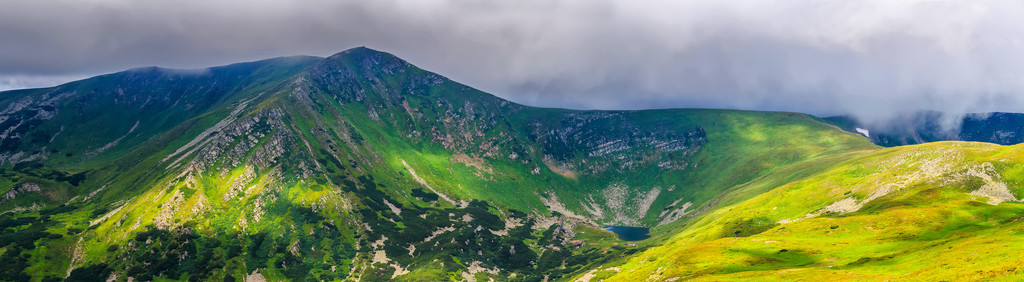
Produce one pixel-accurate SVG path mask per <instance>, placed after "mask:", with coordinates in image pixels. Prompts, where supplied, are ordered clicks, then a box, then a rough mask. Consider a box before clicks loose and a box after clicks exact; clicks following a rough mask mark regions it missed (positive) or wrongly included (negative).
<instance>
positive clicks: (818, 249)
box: [588, 142, 1024, 281]
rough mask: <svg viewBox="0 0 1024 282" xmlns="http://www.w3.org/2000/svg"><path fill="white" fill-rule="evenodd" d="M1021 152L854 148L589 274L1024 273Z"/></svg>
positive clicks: (929, 276) (977, 276) (936, 276)
mask: <svg viewBox="0 0 1024 282" xmlns="http://www.w3.org/2000/svg"><path fill="white" fill-rule="evenodd" d="M1022 149H1024V147H1022V146H1020V145H1017V146H1012V147H1005V146H998V145H992V144H985V143H964V142H940V143H929V144H924V145H915V146H908V147H897V148H889V149H885V150H880V151H876V152H872V153H867V154H859V156H857V157H854V158H851V159H849V160H846V161H842V162H839V163H836V164H833V165H829V166H827V168H826V169H823V170H820V172H819V173H817V174H814V175H811V176H807V177H800V178H799V179H796V180H795V181H791V182H788V183H786V184H783V185H778V186H777V188H774V189H772V190H770V191H768V192H765V193H763V194H760V195H758V196H756V197H753V198H752V199H750V200H747V201H743V202H739V203H736V204H734V205H730V206H727V207H724V208H721V209H718V210H716V211H714V212H710V213H708V214H707V215H705V216H703V217H701V218H700V219H699V220H697V221H696V222H695V223H694V224H693V225H692V226H690V227H689V228H687V229H685V230H683V231H682V232H680V233H678V234H676V235H674V236H672V238H670V239H668V240H667V243H666V244H664V245H662V246H658V247H654V248H651V249H649V250H647V251H645V252H643V253H640V254H637V255H635V256H634V257H633V258H631V259H629V260H628V261H626V262H625V263H624V264H622V265H619V266H618V269H619V270H621V272H618V271H615V270H607V269H599V270H595V271H593V272H591V273H590V274H589V276H588V277H591V278H602V277H608V276H611V275H614V276H611V278H612V280H620V281H636V280H643V279H653V280H664V279H671V278H674V277H679V278H684V279H701V280H723V279H758V280H760V279H768V278H772V279H778V280H792V279H797V280H813V279H825V278H836V277H841V278H844V279H870V280H892V279H914V280H989V279H993V278H997V277H998V278H1001V279H1007V278H1011V277H1016V278H1013V279H1020V277H1022V276H1024V269H1022V268H1021V267H1020V266H1021V265H1022V263H1024V260H1022V259H1021V258H1020V256H1018V255H1016V254H1017V253H1019V252H1020V250H1021V247H1020V246H1022V245H1021V243H1022V240H1021V238H1020V236H1019V233H1020V230H1021V228H1024V226H1022V225H1021V224H1020V222H1019V221H1018V219H1020V218H1021V216H1024V204H1021V203H1020V202H1021V198H1020V196H1019V195H1024V189H1022V188H1021V183H1022V181H1024V178H1022V176H1024V174H1021V171H1022V170H1024V155H1022ZM764 181H772V179H770V178H769V179H763V180H758V181H755V182H753V183H752V184H750V186H757V185H761V184H762V183H759V182H764ZM771 185H773V186H774V185H777V184H771ZM609 267H611V266H609Z"/></svg>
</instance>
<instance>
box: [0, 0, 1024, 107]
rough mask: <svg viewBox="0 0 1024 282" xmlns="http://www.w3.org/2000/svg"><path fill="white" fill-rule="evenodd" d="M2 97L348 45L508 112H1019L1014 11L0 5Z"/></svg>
mask: <svg viewBox="0 0 1024 282" xmlns="http://www.w3.org/2000/svg"><path fill="white" fill-rule="evenodd" d="M0 6H2V7H3V9H0V38H3V39H4V40H2V42H0V81H7V82H6V84H5V83H0V87H7V88H15V87H25V86H38V84H46V83H36V84H35V85H34V84H31V83H28V82H22V81H31V80H33V79H35V80H37V81H42V82H46V81H55V80H59V79H50V80H47V79H46V78H47V77H48V78H54V77H68V76H81V75H93V74H98V73H103V72H112V71H118V70H122V69H127V68H132V67H139V66H147V65H159V66H165V67H178V68H197V67H205V66H210V65H218V64H227V63H232V62H237V61H244V60H256V59H262V58H268V57H275V56H284V55H297V54H308V55H320V56H326V55H330V54H332V53H335V52H338V51H341V50H343V49H347V48H350V47H355V46H363V45H365V46H367V47H371V48H375V49H378V50H383V51H388V52H391V53H394V54H396V55H398V56H399V57H402V58H405V59H407V60H409V61H410V62H412V63H414V64H417V65H419V66H421V67H423V68H426V69H429V70H433V71H436V72H438V73H441V74H443V75H446V76H449V77H451V78H452V79H455V80H457V81H460V82H464V83H467V84H469V85H472V86H475V87H478V88H481V89H483V90H485V91H488V92H491V93H494V94H496V95H498V96H502V97H505V98H508V99H511V100H513V101H517V102H521V103H525V104H529V105H540V106H559V107H572V108H600V109H637V108H664V107H715V108H739V109H757V110H786V111H801V112H808V113H812V114H821V115H827V114H843V113H850V114H855V115H857V116H858V117H861V118H862V119H865V120H867V121H869V122H870V121H874V120H885V119H888V118H891V117H893V116H896V115H898V114H900V113H905V112H907V111H914V110H923V109H931V110H940V111H949V112H969V111H1016V112H1024V79H1021V78H1020V76H1021V74H1024V17H1020V15H1024V4H1022V3H1021V2H1019V1H978V0H956V1H954V0H950V1H909V0H908V1H891V0H865V1H815V0H780V1H753V0H749V1H748V0H736V1H720V0H695V1H667V0H666V1H627V0H587V1H583V0H572V1H549V0H518V1H503V2H488V1H471V0H426V1H409V0H382V1H328V0H312V1H264V0H259V1H199V0H185V1H157V0H153V1H130V0H84V1H20V0H0Z"/></svg>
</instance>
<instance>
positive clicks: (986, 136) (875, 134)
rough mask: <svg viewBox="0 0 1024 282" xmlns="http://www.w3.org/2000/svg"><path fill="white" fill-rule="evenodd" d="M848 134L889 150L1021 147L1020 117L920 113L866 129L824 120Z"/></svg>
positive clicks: (845, 120)
mask: <svg viewBox="0 0 1024 282" xmlns="http://www.w3.org/2000/svg"><path fill="white" fill-rule="evenodd" d="M824 120H826V121H827V122H829V123H831V124H834V125H836V126H839V127H840V128H842V129H843V130H846V131H848V132H852V133H858V134H862V135H865V134H866V135H867V137H868V138H869V139H871V142H874V143H875V144H878V145H881V146H886V147H892V146H901V145H912V144H921V143H926V142H935V141H975V142H988V143H995V144H1001V145H1013V144H1019V143H1024V114H1020V113H1000V112H995V113H974V114H967V115H953V114H949V113H940V112H920V113H917V114H914V115H912V116H910V117H905V118H902V119H897V120H894V121H892V122H890V123H888V124H886V125H883V126H878V125H867V124H863V123H860V122H858V121H857V120H856V119H855V118H853V117H849V116H834V117H827V118H824Z"/></svg>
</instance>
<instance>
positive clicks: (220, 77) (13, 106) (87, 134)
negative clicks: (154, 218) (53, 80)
mask: <svg viewBox="0 0 1024 282" xmlns="http://www.w3.org/2000/svg"><path fill="white" fill-rule="evenodd" d="M318 60H319V58H314V57H289V58H277V59H270V60H264V61H258V62H251V63H240V64H234V65H230V66H223V67H215V68H210V69H203V70H169V69H160V68H140V69H134V70H129V71H125V72H120V73H114V74H109V75H103V76H98V77H94V78H90V79H86V80H82V81H76V82H71V83H68V84H65V85H61V86H58V87H54V88H48V89H33V90H21V91H8V92H3V93H0V144H2V145H0V173H2V175H3V179H4V180H8V181H10V182H9V183H4V182H3V181H0V193H5V192H8V191H10V189H12V188H13V187H14V185H13V184H18V183H28V182H33V183H37V184H39V185H44V186H46V187H45V188H46V191H45V192H46V193H41V194H43V195H44V197H34V198H31V199H20V198H19V199H8V200H5V201H2V202H0V208H2V209H3V210H9V209H11V208H14V207H22V208H27V207H30V206H33V205H56V204H60V203H64V202H66V201H68V200H69V199H71V198H72V197H74V196H76V195H82V194H87V193H90V192H92V191H94V190H96V188H98V187H102V186H104V185H106V184H108V182H109V181H112V179H113V178H125V177H124V176H123V174H131V173H135V172H137V171H129V170H140V169H142V168H136V167H135V166H136V165H138V164H139V163H138V160H139V159H141V158H145V157H148V155H139V154H135V156H132V157H126V156H131V155H132V154H131V152H133V151H134V150H137V149H139V148H140V147H142V146H143V145H144V144H150V146H167V145H168V143H163V142H153V140H154V139H155V138H157V137H159V136H165V137H163V138H162V139H163V140H169V141H173V139H176V138H180V137H179V136H177V135H181V134H186V132H182V131H181V130H180V127H181V126H182V125H183V124H191V123H195V122H201V121H204V120H209V119H210V118H207V119H197V117H199V116H204V115H206V116H223V115H225V114H227V112H228V110H227V107H226V106H225V105H228V104H229V103H238V102H239V101H242V100H244V99H252V96H256V95H257V94H258V93H261V92H265V91H268V88H270V87H273V86H275V85H276V84H278V83H279V82H280V81H282V80H283V79H286V78H288V77H291V76H293V75H296V74H298V73H299V72H300V71H301V70H303V69H305V68H306V67H308V66H309V65H311V64H312V63H314V62H316V61H318ZM168 135H171V136H168ZM146 153H147V154H152V152H146ZM111 163H121V164H122V165H121V166H118V167H116V168H115V169H109V167H110V166H111ZM104 169H106V171H102V172H101V171H97V170H104ZM12 183H13V184H12ZM115 186H117V185H115ZM114 188H116V189H115V190H119V191H120V190H122V189H126V187H114Z"/></svg>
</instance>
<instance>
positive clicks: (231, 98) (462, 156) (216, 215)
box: [0, 48, 876, 280]
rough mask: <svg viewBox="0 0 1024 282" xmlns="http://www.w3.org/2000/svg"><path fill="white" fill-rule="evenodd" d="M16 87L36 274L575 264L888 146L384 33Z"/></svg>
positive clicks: (783, 118) (501, 272)
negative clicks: (593, 94) (264, 54)
mask: <svg viewBox="0 0 1024 282" xmlns="http://www.w3.org/2000/svg"><path fill="white" fill-rule="evenodd" d="M0 96H2V98H0V99H2V100H0V101H2V102H0V108H4V109H8V110H4V111H3V112H0V114H2V115H0V116H2V118H0V119H3V122H5V123H4V125H5V127H4V128H6V129H4V130H3V131H2V132H4V133H5V135H4V136H3V140H4V142H5V144H6V143H7V142H9V143H10V144H15V145H10V146H9V147H6V148H8V149H7V150H5V151H2V152H0V154H3V155H2V156H4V159H3V161H2V162H0V170H2V171H0V173H2V174H3V178H0V193H3V197H2V199H0V208H3V211H5V213H3V214H0V248H2V249H0V262H4V265H6V267H4V268H0V272H2V273H0V274H2V276H4V277H13V278H11V279H14V280H19V279H23V278H26V279H27V278H30V277H31V278H34V279H41V278H65V277H69V278H71V279H79V278H96V277H101V278H113V279H116V280H126V279H129V277H131V279H141V280H150V279H156V278H168V279H183V280H185V279H187V280H210V279H228V280H233V279H242V278H246V277H247V278H250V279H255V278H259V277H262V278H269V279H304V278H309V279H318V280H333V279H346V278H347V279H363V280H382V279H408V280H418V279H424V280H442V279H455V280H461V279H466V280H472V279H489V278H493V279H499V280H509V279H510V278H511V279H513V280H519V279H521V280H543V279H545V278H547V279H567V278H570V277H574V276H579V275H581V274H583V273H586V272H587V271H589V270H590V269H593V268H596V267H598V266H600V265H604V264H611V263H616V262H619V263H621V262H622V261H623V260H624V259H626V258H627V257H629V256H631V255H634V254H636V253H638V252H640V251H642V250H644V249H645V248H646V247H647V246H649V245H651V244H657V243H658V242H664V241H665V240H670V238H675V237H673V236H676V235H675V234H677V233H678V232H681V231H682V232H684V233H679V234H689V233H685V232H692V227H693V226H698V225H701V224H704V223H703V221H701V222H697V223H691V222H692V220H693V219H694V218H701V219H702V220H705V219H707V218H710V217H711V216H713V215H715V214H716V213H717V212H720V211H721V209H720V208H721V207H724V206H728V205H732V204H735V203H741V202H744V200H747V199H751V198H753V199H757V198H756V197H757V196H758V195H759V194H760V193H763V192H765V191H768V190H769V189H771V188H772V187H770V185H756V183H762V182H763V183H767V182H772V183H776V182H783V181H786V180H790V179H794V178H799V177H807V176H808V175H812V174H814V173H816V172H817V171H818V170H821V169H824V167H825V165H827V164H831V163H835V162H839V161H842V160H845V159H848V158H852V157H855V156H858V155H862V154H866V153H867V152H868V151H871V150H874V149H875V148H876V147H875V146H874V145H872V144H871V143H870V142H868V141H867V140H866V139H864V138H862V137H859V136H857V135H855V134H851V133H847V132H843V131H841V130H838V129H837V128H835V127H833V126H831V125H827V124H825V123H822V122H821V121H820V120H818V119H815V118H813V117H811V116H808V115H804V114H795V113H776V112H748V111H725V110H699V109H680V110H652V111H573V110H563V109H541V108H531V107H525V106H521V105H517V104H515V103H511V102H508V101H505V100H502V99H500V98H497V97H494V96H492V95H489V94H486V93H483V92H480V91H478V90H475V89H472V88H470V87H468V86H465V85H461V84H458V83H456V82H453V81H451V80H448V79H447V78H444V77H442V76H440V75H437V74H434V73H430V72H428V71H425V70H422V69H419V68H417V67H415V66H413V65H411V64H409V63H407V62H405V61H403V60H401V59H398V58H396V57H394V56H392V55H390V54H386V53H382V52H377V51H373V50H370V49H366V48H356V49H352V50H348V51H345V52H342V53H339V54H336V55H334V56H331V57H328V58H322V59H320V58H309V57H302V58H284V59H273V60H267V61H260V62H254V63H246V64H239V65H232V66H226V67H219V68H212V69H210V70H207V71H203V72H181V71H171V70H162V69H143V70H133V71H128V72H123V73H116V74H112V75H107V76H101V77H97V78H93V79H88V80H84V81H80V82H74V83H70V84H67V85H63V86H60V87H56V88H51V89H37V90H26V91H15V92H4V93H2V94H0ZM55 97H56V98H55ZM25 101H27V102H25ZM51 108H52V110H50V109H51ZM15 119H17V121H16V122H6V121H12V120H15ZM93 127H95V128H96V129H95V130H93V131H90V130H89V129H91V128H93ZM60 128H63V130H61V129H60ZM35 135H39V136H40V137H39V138H35V137H32V136H35ZM44 137H45V138H44ZM47 138H49V139H47ZM43 139H47V140H45V141H46V142H43V141H39V140H43ZM50 139H52V141H51V140H50ZM9 140H14V141H9ZM780 174H786V176H778V175H780ZM751 183H755V184H753V185H752V184H751ZM772 191H774V190H772ZM7 211H9V212H7ZM702 215H703V217H701V216H702ZM606 224H621V225H638V226H648V227H655V226H660V227H659V228H656V229H655V230H654V232H655V234H656V235H658V237H657V238H655V239H652V240H649V241H648V242H647V243H643V244H640V245H639V246H636V245H626V244H621V243H619V242H617V241H616V240H615V239H614V238H613V237H612V235H610V234H608V233H607V232H604V231H602V230H599V228H596V227H595V226H601V225H606ZM679 236H681V235H679ZM672 240H674V239H672Z"/></svg>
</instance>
